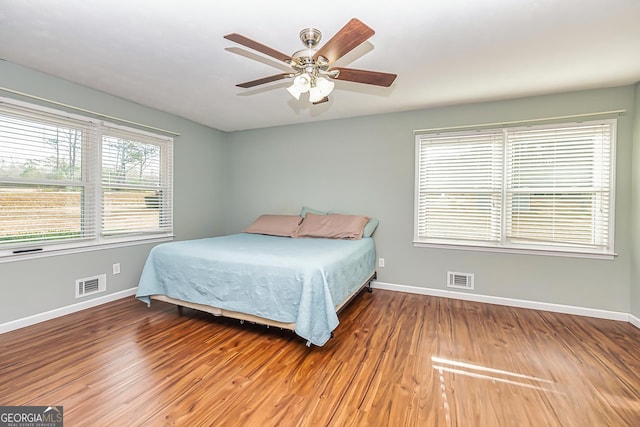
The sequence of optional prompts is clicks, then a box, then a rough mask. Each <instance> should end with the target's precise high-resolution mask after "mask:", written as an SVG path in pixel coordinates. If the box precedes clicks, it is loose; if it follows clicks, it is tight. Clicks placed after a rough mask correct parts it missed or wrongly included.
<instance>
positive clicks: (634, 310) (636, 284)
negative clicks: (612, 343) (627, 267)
mask: <svg viewBox="0 0 640 427" xmlns="http://www.w3.org/2000/svg"><path fill="white" fill-rule="evenodd" d="M635 103H636V104H635V115H634V123H635V126H634V133H633V173H632V174H631V182H632V190H633V194H632V197H631V200H632V203H633V206H632V209H631V213H632V214H631V225H632V228H631V235H632V236H633V243H632V244H633V259H632V262H631V265H632V267H631V284H630V286H631V290H630V293H631V298H630V300H631V303H630V304H631V310H630V312H631V314H632V315H633V316H635V317H636V318H637V325H638V326H639V327H640V221H638V218H640V83H638V84H637V85H636V86H635Z"/></svg>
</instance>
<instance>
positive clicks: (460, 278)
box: [447, 271, 473, 289]
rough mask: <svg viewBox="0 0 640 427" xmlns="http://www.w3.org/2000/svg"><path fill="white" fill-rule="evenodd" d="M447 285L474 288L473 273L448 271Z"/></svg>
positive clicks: (449, 286)
mask: <svg viewBox="0 0 640 427" xmlns="http://www.w3.org/2000/svg"><path fill="white" fill-rule="evenodd" d="M447 287H448V288H458V289H473V274H470V273H456V272H455V271H448V272H447Z"/></svg>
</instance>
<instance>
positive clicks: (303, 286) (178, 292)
mask: <svg viewBox="0 0 640 427" xmlns="http://www.w3.org/2000/svg"><path fill="white" fill-rule="evenodd" d="M374 267H375V247H374V244H373V239H371V238H363V239H362V240H339V239H312V238H297V239H294V238H289V237H276V236H266V235H261V234H247V233H240V234H233V235H229V236H222V237H213V238H205V239H197V240H188V241H178V242H171V243H164V244H161V245H158V246H156V247H154V248H153V249H152V250H151V252H150V253H149V257H148V259H147V261H146V264H145V266H144V270H143V272H142V276H141V278H140V283H139V285H138V291H137V294H136V297H137V298H138V299H139V300H141V301H143V302H146V303H147V304H151V300H150V298H149V297H150V296H151V295H158V294H160V295H166V296H169V297H172V298H177V299H180V300H183V301H189V302H194V303H199V304H207V305H210V306H214V307H218V308H222V309H226V310H232V311H237V312H242V313H248V314H252V315H255V316H260V317H263V318H267V319H271V320H276V321H279V322H285V323H294V322H295V324H296V329H295V332H296V333H297V334H298V335H300V336H301V337H303V338H305V339H307V340H308V341H310V342H311V343H312V344H315V345H319V346H320V345H323V344H324V343H326V342H327V340H328V339H329V338H330V336H331V331H333V330H334V329H335V328H336V327H337V326H338V323H339V322H338V316H337V315H336V309H335V307H336V306H337V305H339V304H340V303H341V302H342V301H344V299H345V298H346V297H347V296H348V295H349V294H351V293H352V292H353V291H354V290H355V289H357V288H358V287H359V286H360V285H361V284H362V283H364V281H365V280H366V279H367V278H368V277H369V276H370V275H371V274H372V273H373V271H374Z"/></svg>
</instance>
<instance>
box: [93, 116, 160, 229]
mask: <svg viewBox="0 0 640 427" xmlns="http://www.w3.org/2000/svg"><path fill="white" fill-rule="evenodd" d="M172 163H173V160H172V156H171V150H170V149H169V147H168V146H167V144H166V143H164V142H162V141H158V140H157V139H154V138H151V137H148V136H143V135H140V134H135V133H132V132H127V131H123V130H119V129H109V128H107V129H105V130H104V131H103V134H102V235H103V237H109V236H118V235H122V234H131V233H139V234H146V233H158V232H160V233H162V232H167V233H170V232H171V230H172V209H171V203H169V201H170V200H171V199H172V194H171V189H172V184H171V182H170V181H169V180H170V175H169V174H167V173H166V172H165V171H167V170H170V169H171V168H172Z"/></svg>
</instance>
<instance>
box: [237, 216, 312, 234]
mask: <svg viewBox="0 0 640 427" xmlns="http://www.w3.org/2000/svg"><path fill="white" fill-rule="evenodd" d="M300 221H302V217H300V216H299V215H268V214H266V215H260V216H259V217H258V218H257V219H256V220H255V221H254V222H253V224H251V225H250V226H249V227H247V228H245V229H244V230H243V232H245V233H253V234H268V235H270V236H281V237H293V235H294V234H295V232H296V230H297V229H298V225H300Z"/></svg>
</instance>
